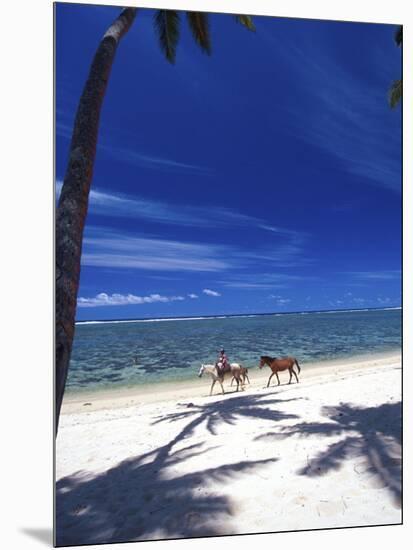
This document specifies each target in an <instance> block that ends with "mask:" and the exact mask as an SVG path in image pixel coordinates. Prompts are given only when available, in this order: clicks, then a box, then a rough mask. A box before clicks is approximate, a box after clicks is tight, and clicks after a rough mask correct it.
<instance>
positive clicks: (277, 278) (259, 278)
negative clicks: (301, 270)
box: [217, 272, 318, 290]
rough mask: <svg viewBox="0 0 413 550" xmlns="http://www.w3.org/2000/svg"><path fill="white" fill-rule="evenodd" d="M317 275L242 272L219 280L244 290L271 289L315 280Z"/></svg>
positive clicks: (225, 284) (223, 283)
mask: <svg viewBox="0 0 413 550" xmlns="http://www.w3.org/2000/svg"><path fill="white" fill-rule="evenodd" d="M314 280H318V278H317V277H313V276H311V275H309V276H303V275H290V274H286V273H285V274H284V273H265V272H264V273H263V272H259V273H255V272H252V273H240V274H236V275H232V276H230V277H229V278H228V279H227V280H220V281H217V282H219V283H220V284H222V285H223V286H225V287H229V288H235V289H244V290H269V289H279V288H287V287H288V286H290V285H291V284H292V283H296V282H300V281H306V282H308V281H314Z"/></svg>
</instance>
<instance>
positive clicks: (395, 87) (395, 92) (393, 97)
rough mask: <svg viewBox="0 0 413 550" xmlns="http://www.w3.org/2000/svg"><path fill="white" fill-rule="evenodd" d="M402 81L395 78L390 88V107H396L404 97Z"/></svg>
mask: <svg viewBox="0 0 413 550" xmlns="http://www.w3.org/2000/svg"><path fill="white" fill-rule="evenodd" d="M402 90H403V87H402V81H401V80H395V81H394V82H393V84H392V85H391V87H390V90H389V103H390V107H391V108H392V109H394V108H395V107H397V105H398V104H399V102H400V100H401V98H402Z"/></svg>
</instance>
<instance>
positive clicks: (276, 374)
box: [275, 371, 280, 386]
mask: <svg viewBox="0 0 413 550" xmlns="http://www.w3.org/2000/svg"><path fill="white" fill-rule="evenodd" d="M275 376H276V377H277V380H278V386H279V385H280V379H279V378H278V372H277V371H275Z"/></svg>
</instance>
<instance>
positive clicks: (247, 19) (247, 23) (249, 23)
mask: <svg viewBox="0 0 413 550" xmlns="http://www.w3.org/2000/svg"><path fill="white" fill-rule="evenodd" d="M235 19H236V20H237V22H238V23H241V25H243V26H244V27H246V28H247V29H248V30H249V31H255V25H254V22H253V20H252V17H251V16H250V15H235Z"/></svg>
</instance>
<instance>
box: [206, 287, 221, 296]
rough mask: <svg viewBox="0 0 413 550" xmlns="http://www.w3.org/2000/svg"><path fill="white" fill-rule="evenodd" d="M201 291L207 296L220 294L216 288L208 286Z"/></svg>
mask: <svg viewBox="0 0 413 550" xmlns="http://www.w3.org/2000/svg"><path fill="white" fill-rule="evenodd" d="M202 292H203V293H204V294H206V295H207V296H221V294H220V293H219V292H217V291H216V290H211V289H209V288H204V290H203V291H202Z"/></svg>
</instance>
